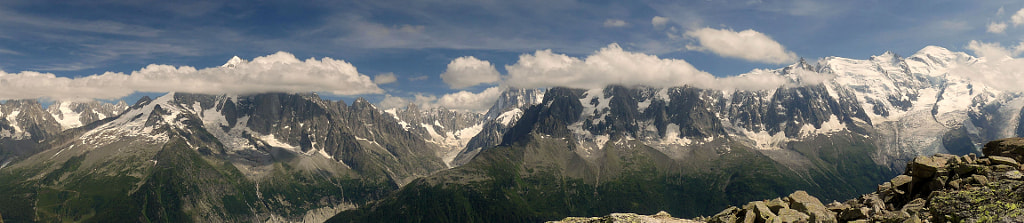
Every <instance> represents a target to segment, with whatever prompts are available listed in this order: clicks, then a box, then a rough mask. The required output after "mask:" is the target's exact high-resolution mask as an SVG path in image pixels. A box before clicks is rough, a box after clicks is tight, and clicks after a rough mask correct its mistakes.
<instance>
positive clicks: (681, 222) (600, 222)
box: [548, 211, 701, 223]
mask: <svg viewBox="0 0 1024 223" xmlns="http://www.w3.org/2000/svg"><path fill="white" fill-rule="evenodd" d="M619 222H621V223H626V222H629V223H691V222H701V221H694V220H687V219H678V218H673V217H672V215H669V214H668V213H666V212H664V211H662V212H658V213H657V214H654V215H638V214H633V213H612V214H609V215H607V216H604V217H590V218H583V217H568V218H565V219H562V220H561V221H549V222H548V223H619Z"/></svg>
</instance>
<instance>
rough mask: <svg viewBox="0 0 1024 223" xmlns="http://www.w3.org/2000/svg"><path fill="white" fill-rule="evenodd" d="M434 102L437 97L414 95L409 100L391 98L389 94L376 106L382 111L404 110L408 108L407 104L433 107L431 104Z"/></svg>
mask: <svg viewBox="0 0 1024 223" xmlns="http://www.w3.org/2000/svg"><path fill="white" fill-rule="evenodd" d="M436 101H437V96H433V95H424V94H416V95H413V98H411V99H410V98H403V97H396V96H391V94H386V95H384V99H383V100H381V101H380V102H379V103H377V105H378V106H379V107H381V108H382V109H392V108H399V109H405V107H406V106H408V105H409V104H417V105H426V106H433V104H434V103H435V102H436Z"/></svg>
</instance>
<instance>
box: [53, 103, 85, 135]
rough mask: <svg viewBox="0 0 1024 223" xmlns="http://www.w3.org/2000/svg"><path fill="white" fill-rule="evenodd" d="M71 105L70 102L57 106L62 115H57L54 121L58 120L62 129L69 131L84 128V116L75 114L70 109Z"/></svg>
mask: <svg viewBox="0 0 1024 223" xmlns="http://www.w3.org/2000/svg"><path fill="white" fill-rule="evenodd" d="M70 104H71V103H70V102H61V103H60V105H57V106H58V107H57V110H58V111H60V115H59V116H56V115H55V116H54V117H53V118H54V119H56V120H57V123H60V126H61V129H63V130H67V129H71V128H77V127H80V126H82V121H81V116H82V114H81V113H78V112H75V111H72V110H71V107H70V106H71V105H70ZM51 106H52V105H51Z"/></svg>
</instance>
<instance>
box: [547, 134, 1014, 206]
mask: <svg viewBox="0 0 1024 223" xmlns="http://www.w3.org/2000/svg"><path fill="white" fill-rule="evenodd" d="M983 151H984V155H985V157H977V155H975V154H968V155H964V156H956V155H949V154H936V155H933V156H921V157H917V158H915V159H914V160H913V161H911V162H909V163H907V168H906V171H905V172H904V173H903V174H901V175H899V176H896V177H894V178H892V179H891V180H889V181H888V182H884V183H882V184H881V185H879V186H878V189H877V190H876V191H875V192H873V193H870V194H864V195H862V196H860V197H858V198H854V199H850V200H847V201H845V202H842V203H840V202H837V201H833V202H832V203H829V204H827V205H826V204H822V202H821V201H820V200H818V198H815V197H813V196H811V195H809V194H807V192H804V191H796V192H794V193H792V194H790V195H789V196H786V197H782V198H775V199H771V200H763V201H754V202H750V203H747V204H745V205H743V206H740V207H735V206H733V207H729V208H726V209H725V210H723V211H722V212H720V213H718V214H716V215H714V216H712V217H709V218H705V217H698V218H696V219H694V220H685V219H674V218H671V219H672V220H674V221H667V220H649V219H656V216H668V214H667V213H658V214H657V215H653V216H643V215H636V214H620V213H616V214H611V215H608V216H605V217H593V218H579V217H570V218H566V219H564V220H562V221H557V222H703V221H706V222H723V223H725V222H728V223H736V222H744V223H746V222H1024V207H1022V204H1024V181H1022V180H1024V173H1022V172H1021V171H1022V170H1024V169H1022V167H1021V165H1020V163H1021V161H1022V160H1021V159H1020V157H1024V138H1008V139H1000V140H996V141H993V142H990V143H988V144H987V145H985V148H984V150H983ZM666 219H668V218H666Z"/></svg>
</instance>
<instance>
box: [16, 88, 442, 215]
mask: <svg viewBox="0 0 1024 223" xmlns="http://www.w3.org/2000/svg"><path fill="white" fill-rule="evenodd" d="M60 106H63V105H60ZM58 110H59V109H58ZM0 111H2V112H3V114H4V115H3V116H0V117H4V118H0V134H2V133H4V132H13V133H14V134H10V135H12V137H10V138H11V139H14V140H20V141H17V142H32V143H38V144H40V145H41V147H40V148H44V149H42V150H41V151H38V152H36V153H35V154H34V155H31V156H28V157H26V158H24V159H22V160H19V161H16V162H14V163H11V164H10V165H7V163H0V164H3V165H0V168H2V171H0V191H2V193H0V210H3V211H4V214H5V216H4V217H5V218H7V219H5V220H7V221H11V222H27V221H42V222H55V221H62V219H64V220H67V219H75V220H76V221H99V222H143V221H169V222H183V221H198V222H257V221H258V222H278V221H323V220H324V219H325V218H327V217H330V216H333V215H335V214H337V212H340V211H342V210H344V209H348V208H352V207H354V206H357V205H361V204H364V203H366V202H369V201H372V200H375V199H377V198H379V197H381V196H382V195H384V194H387V193H389V192H390V191H392V190H395V189H398V187H400V186H401V185H403V184H405V183H407V182H408V181H411V180H412V179H414V178H417V177H421V176H424V175H427V174H430V173H432V172H435V171H438V170H441V169H444V168H445V165H444V163H443V161H442V160H441V158H439V157H438V156H437V155H436V152H437V151H439V150H440V149H439V148H437V146H435V145H433V144H430V143H428V142H427V141H426V140H424V139H422V138H420V137H418V136H417V135H416V134H414V133H411V132H409V131H406V130H405V129H403V128H402V126H401V125H400V124H399V123H397V122H396V121H395V120H394V119H393V118H392V117H391V115H388V114H386V113H384V112H383V111H380V110H378V109H376V108H375V107H374V106H373V105H372V104H370V103H369V102H367V101H366V100H364V99H361V98H360V99H357V100H355V101H354V102H353V103H352V104H351V105H348V104H345V103H344V102H340V101H330V100H324V99H322V98H320V97H319V96H317V95H315V94H257V95H242V96H231V95H219V96H218V95H201V94H184V93H170V94H167V95H164V96H161V97H158V98H155V99H150V98H148V97H145V98H143V99H141V100H139V101H138V102H137V103H136V104H135V105H133V106H130V107H129V108H128V109H127V110H125V111H124V112H121V113H120V114H119V115H116V116H113V117H110V118H106V119H102V120H100V121H96V122H94V123H90V124H86V125H83V126H81V127H76V128H70V129H67V130H64V131H61V128H62V127H61V125H60V124H58V122H57V121H55V120H54V117H53V116H52V115H51V113H47V112H46V111H45V110H43V109H42V108H41V107H40V106H39V104H38V103H37V102H36V103H29V102H22V101H8V102H7V103H6V104H3V105H0ZM61 114H64V115H66V114H71V113H68V112H65V113H61ZM71 116H73V115H71ZM64 118H65V119H67V118H70V117H69V116H64ZM7 130H14V131H7ZM51 132H53V133H59V134H51ZM33 137H44V138H40V139H35V138H33ZM6 139H7V138H4V139H0V153H3V152H7V151H10V150H7V148H8V147H5V146H6V145H8V144H4V143H5V142H8V141H4V140H6ZM43 139H45V140H43ZM0 158H2V157H0ZM2 161H3V160H0V162H2ZM5 165H6V167H4V166H5ZM58 198H59V199H58ZM157 219H159V220H157Z"/></svg>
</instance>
